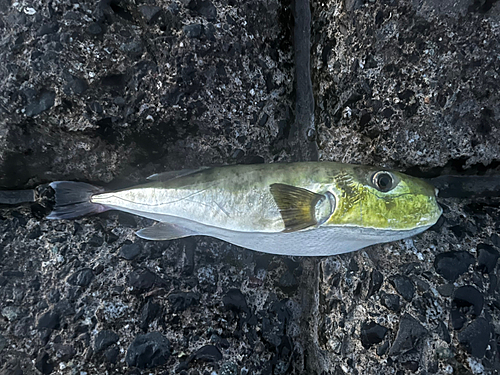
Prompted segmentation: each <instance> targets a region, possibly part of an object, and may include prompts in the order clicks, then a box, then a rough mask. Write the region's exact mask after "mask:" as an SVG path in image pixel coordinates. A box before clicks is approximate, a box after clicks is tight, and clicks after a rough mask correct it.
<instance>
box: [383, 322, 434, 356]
mask: <svg viewBox="0 0 500 375" xmlns="http://www.w3.org/2000/svg"><path fill="white" fill-rule="evenodd" d="M427 333H428V331H427V329H425V328H424V327H423V326H422V324H420V323H419V322H418V321H417V320H416V319H415V318H414V317H412V316H411V315H409V314H404V315H403V317H402V318H401V321H400V322H399V329H398V333H397V334H396V339H395V340H394V343H393V344H392V346H391V349H390V350H389V355H398V354H400V353H402V352H403V351H408V350H410V349H415V348H417V346H418V345H419V344H420V343H421V340H422V338H423V337H424V336H425V335H427Z"/></svg>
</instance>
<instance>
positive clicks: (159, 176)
mask: <svg viewBox="0 0 500 375" xmlns="http://www.w3.org/2000/svg"><path fill="white" fill-rule="evenodd" d="M205 169H210V167H200V168H197V169H181V170H180V171H168V172H163V173H155V174H152V175H151V176H149V177H148V178H147V179H148V180H149V181H168V180H173V179H174V178H179V177H183V176H187V175H190V174H193V173H196V172H199V171H203V170H205Z"/></svg>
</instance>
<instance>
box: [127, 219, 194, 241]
mask: <svg viewBox="0 0 500 375" xmlns="http://www.w3.org/2000/svg"><path fill="white" fill-rule="evenodd" d="M197 234H198V233H196V232H194V231H190V230H189V229H186V228H183V227H180V226H178V225H175V224H168V223H157V224H155V225H153V226H151V227H147V228H144V229H141V230H140V231H138V232H136V235H137V236H138V237H140V238H143V239H145V240H156V241H166V240H174V239H176V238H183V237H189V236H195V235H197Z"/></svg>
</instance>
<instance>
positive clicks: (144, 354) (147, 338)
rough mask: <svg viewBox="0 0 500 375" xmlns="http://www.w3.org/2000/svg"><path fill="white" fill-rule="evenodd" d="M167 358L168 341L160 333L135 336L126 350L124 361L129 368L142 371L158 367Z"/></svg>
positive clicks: (168, 353)
mask: <svg viewBox="0 0 500 375" xmlns="http://www.w3.org/2000/svg"><path fill="white" fill-rule="evenodd" d="M169 357H170V342H169V341H168V339H167V338H165V336H163V335H162V334H161V333H160V332H150V333H146V334H144V335H137V336H136V338H135V339H134V341H132V343H131V344H130V346H129V347H128V349H127V356H126V361H127V364H128V365H129V366H134V367H138V368H140V369H144V368H153V367H157V366H160V365H162V364H164V363H165V362H166V361H167V360H168V358H169Z"/></svg>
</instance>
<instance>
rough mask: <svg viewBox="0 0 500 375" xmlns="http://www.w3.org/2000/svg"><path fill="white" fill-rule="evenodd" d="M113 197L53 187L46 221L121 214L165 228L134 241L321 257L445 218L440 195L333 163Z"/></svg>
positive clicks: (176, 181) (276, 167)
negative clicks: (226, 245) (205, 239)
mask: <svg viewBox="0 0 500 375" xmlns="http://www.w3.org/2000/svg"><path fill="white" fill-rule="evenodd" d="M149 180H150V182H148V183H146V184H143V185H139V186H135V187H132V188H129V189H123V190H118V191H112V192H103V191H102V190H100V189H99V188H96V187H94V186H92V185H89V184H85V183H80V182H66V181H58V182H53V183H51V184H50V186H51V187H52V188H53V189H54V190H55V198H56V205H55V207H54V210H53V211H52V212H51V214H50V215H49V216H48V218H49V219H71V218H75V217H80V216H84V215H87V214H92V213H98V212H103V211H106V210H110V209H114V210H120V211H125V212H129V213H132V214H135V215H139V216H143V217H147V218H150V219H154V220H157V221H159V223H157V224H155V225H153V226H151V227H149V228H144V229H141V230H139V231H138V232H137V235H138V236H139V237H141V238H144V239H148V240H171V239H176V238H183V237H188V236H195V235H206V236H211V237H215V238H219V239H221V240H224V241H227V242H230V243H232V244H235V245H238V246H242V247H245V248H248V249H252V250H257V251H262V252H266V253H272V254H283V255H298V256H321V255H333V254H340V253H346V252H350V251H354V250H358V249H361V248H364V247H366V246H369V245H372V244H376V243H384V242H390V241H395V240H399V239H402V238H406V237H410V236H413V235H415V234H417V233H421V232H423V231H424V230H426V229H427V228H429V227H430V226H432V225H433V224H434V223H435V222H436V221H437V220H438V218H439V216H440V215H441V213H442V210H441V208H440V207H439V205H438V204H437V202H436V190H435V189H434V188H433V187H432V186H431V185H429V184H427V183H425V182H424V181H422V180H419V179H417V178H414V177H410V176H406V175H404V174H402V173H398V172H394V171H388V170H381V169H379V168H374V167H367V166H360V165H349V164H340V163H333V162H305V163H289V164H259V165H236V166H226V167H217V168H204V169H199V170H183V171H176V172H166V173H163V174H157V175H153V176H151V177H150V178H149Z"/></svg>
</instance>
